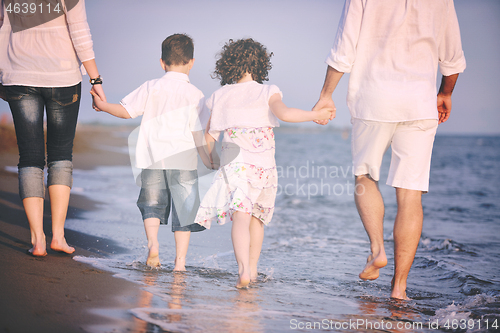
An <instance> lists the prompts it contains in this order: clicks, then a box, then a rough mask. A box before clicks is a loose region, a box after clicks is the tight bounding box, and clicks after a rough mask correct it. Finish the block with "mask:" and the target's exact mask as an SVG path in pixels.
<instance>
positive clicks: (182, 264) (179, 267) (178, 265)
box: [174, 258, 186, 272]
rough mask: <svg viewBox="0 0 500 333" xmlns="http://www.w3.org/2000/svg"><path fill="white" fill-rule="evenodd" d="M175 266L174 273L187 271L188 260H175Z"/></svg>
mask: <svg viewBox="0 0 500 333" xmlns="http://www.w3.org/2000/svg"><path fill="white" fill-rule="evenodd" d="M174 264H175V266H174V272H185V271H186V258H175V260H174Z"/></svg>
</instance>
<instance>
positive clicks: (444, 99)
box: [437, 94, 451, 124]
mask: <svg viewBox="0 0 500 333" xmlns="http://www.w3.org/2000/svg"><path fill="white" fill-rule="evenodd" d="M437 109H438V118H439V122H438V124H441V123H444V122H445V121H447V120H448V118H450V113H451V95H442V94H438V95H437Z"/></svg>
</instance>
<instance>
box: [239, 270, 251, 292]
mask: <svg viewBox="0 0 500 333" xmlns="http://www.w3.org/2000/svg"><path fill="white" fill-rule="evenodd" d="M249 284H250V274H248V273H247V272H245V271H243V272H241V273H240V276H239V278H238V282H237V283H236V288H238V289H241V288H246V287H248V285H249Z"/></svg>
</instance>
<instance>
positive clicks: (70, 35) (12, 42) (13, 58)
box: [0, 0, 94, 87]
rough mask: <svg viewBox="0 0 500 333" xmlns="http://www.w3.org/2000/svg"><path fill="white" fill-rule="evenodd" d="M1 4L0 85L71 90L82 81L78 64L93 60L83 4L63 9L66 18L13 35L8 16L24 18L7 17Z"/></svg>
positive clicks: (79, 2) (3, 3)
mask: <svg viewBox="0 0 500 333" xmlns="http://www.w3.org/2000/svg"><path fill="white" fill-rule="evenodd" d="M1 2H2V6H1V7H0V82H1V83H2V84H3V85H5V86H11V85H22V86H33V87H68V86H72V85H75V84H78V83H79V82H81V81H82V73H81V72H80V64H79V61H80V62H84V61H87V60H92V59H94V51H93V48H92V47H93V43H92V38H91V35H90V29H89V25H88V23H87V15H86V13H85V1H84V0H79V1H78V3H77V4H76V5H75V6H74V7H73V8H70V9H69V10H67V9H66V7H65V6H63V7H64V8H61V9H62V10H63V11H64V13H65V15H61V16H59V17H57V18H55V19H53V20H51V21H49V22H47V23H44V24H41V25H37V26H35V27H33V28H29V29H26V30H22V31H18V32H13V31H12V26H11V22H10V20H9V16H10V15H20V16H21V15H23V14H22V13H20V14H14V13H13V12H11V13H7V11H6V7H5V1H3V0H2V1H1ZM64 3H65V2H64V0H63V4H64ZM36 8H39V7H36ZM33 15H37V13H35V14H33ZM24 16H28V14H24Z"/></svg>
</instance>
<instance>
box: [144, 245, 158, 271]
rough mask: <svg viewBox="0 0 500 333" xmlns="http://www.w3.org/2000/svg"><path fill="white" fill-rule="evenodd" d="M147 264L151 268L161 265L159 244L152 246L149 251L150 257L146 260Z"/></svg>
mask: <svg viewBox="0 0 500 333" xmlns="http://www.w3.org/2000/svg"><path fill="white" fill-rule="evenodd" d="M146 265H148V266H149V267H151V268H157V267H160V266H161V263H160V251H159V249H158V247H157V246H151V247H150V248H149V252H148V259H147V260H146Z"/></svg>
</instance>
